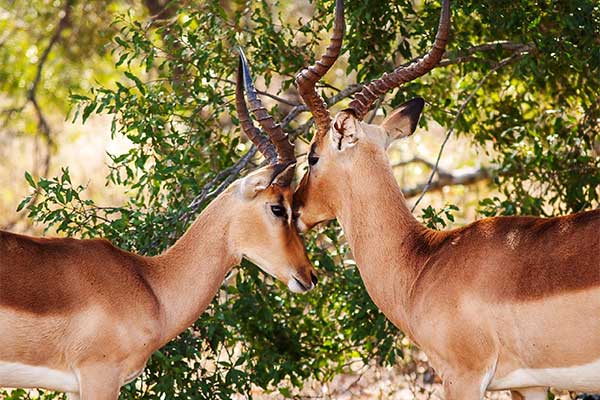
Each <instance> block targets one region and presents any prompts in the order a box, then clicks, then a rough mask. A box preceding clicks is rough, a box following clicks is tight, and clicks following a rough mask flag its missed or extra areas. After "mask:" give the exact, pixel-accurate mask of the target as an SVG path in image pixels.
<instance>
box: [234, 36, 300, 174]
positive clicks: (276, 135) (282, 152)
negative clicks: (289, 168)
mask: <svg viewBox="0 0 600 400" xmlns="http://www.w3.org/2000/svg"><path fill="white" fill-rule="evenodd" d="M240 64H241V67H242V78H243V81H244V86H245V87H246V96H247V98H248V102H249V103H250V111H251V112H252V114H254V117H255V118H256V119H257V120H258V123H259V124H260V126H261V127H262V128H263V130H264V131H265V132H267V134H268V135H269V137H270V138H271V142H272V143H273V144H274V145H275V149H276V150H277V154H278V156H279V160H278V161H279V162H280V163H282V164H290V163H294V162H296V155H295V154H294V145H293V144H292V143H290V141H289V139H288V135H287V134H286V133H285V132H284V131H283V129H281V126H279V124H277V123H276V122H275V121H274V120H273V117H271V116H270V115H269V113H268V112H267V110H266V109H265V107H263V105H262V102H261V101H260V99H259V98H258V95H257V93H256V89H255V88H254V84H253V83H252V76H251V75H250V68H249V67H248V62H247V61H246V56H245V55H244V52H243V51H242V49H241V48H240Z"/></svg>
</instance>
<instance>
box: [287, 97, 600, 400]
mask: <svg viewBox="0 0 600 400" xmlns="http://www.w3.org/2000/svg"><path fill="white" fill-rule="evenodd" d="M413 108H414V107H413ZM418 111H419V112H420V109H419V110H418ZM400 114H402V113H401V112H400ZM395 115H396V116H395V117H394V118H393V120H392V121H391V120H390V119H388V120H387V121H384V123H383V124H382V125H381V126H376V125H369V124H366V123H363V122H361V121H358V120H356V119H354V118H353V117H352V116H351V115H350V116H349V114H348V113H345V112H342V113H340V114H338V116H336V117H335V118H334V122H333V123H332V128H331V130H330V132H329V133H328V134H327V135H325V136H322V137H318V138H316V139H315V140H314V141H313V143H312V144H311V156H312V157H313V158H314V157H317V158H318V161H317V162H316V163H314V165H313V166H311V167H310V170H309V172H307V173H306V174H305V176H304V177H303V178H302V180H301V183H300V185H299V187H298V189H297V192H296V195H295V198H294V204H295V208H296V213H297V216H298V220H297V225H298V226H299V228H300V229H303V230H305V229H309V228H311V227H312V226H314V225H315V224H317V223H320V222H322V221H326V220H328V219H332V218H337V219H338V220H339V222H340V224H341V226H342V228H343V229H344V233H345V235H346V237H347V238H348V242H349V244H350V247H351V249H352V254H353V256H354V258H355V260H356V263H357V266H358V269H359V271H360V274H361V277H362V278H363V280H364V283H365V286H366V288H367V291H368V292H369V294H370V296H371V298H372V299H373V301H374V302H375V304H376V305H377V306H378V307H379V308H380V309H381V310H382V311H383V312H384V314H385V315H386V316H387V317H388V318H389V319H390V320H391V321H392V322H393V323H394V324H395V325H396V326H398V327H399V328H400V329H401V330H403V331H404V332H405V333H406V334H407V335H408V336H409V337H411V338H412V339H413V340H414V341H415V342H416V343H417V344H418V345H419V346H420V347H421V348H422V349H423V350H424V351H425V353H427V355H428V357H429V359H430V362H431V364H432V365H433V366H434V368H435V369H436V370H437V372H438V373H439V374H440V375H441V376H442V379H443V380H444V388H445V394H446V399H461V400H464V399H466V400H474V399H480V398H482V396H483V393H484V391H485V389H486V388H488V387H490V388H493V389H510V388H511V387H496V386H494V385H493V381H494V380H498V379H501V378H506V377H507V376H509V374H511V373H512V372H515V371H519V370H523V369H526V370H529V369H534V370H539V369H553V368H571V367H577V366H581V365H587V364H590V363H594V362H596V361H597V360H600V258H599V257H600V210H593V211H588V212H583V213H578V214H573V215H569V216H564V217H557V218H549V219H542V218H534V217H497V218H488V219H484V220H480V221H477V222H474V223H472V224H470V225H467V226H465V227H462V228H460V229H455V230H451V231H444V232H438V231H434V230H431V229H427V228H426V227H424V226H422V225H421V224H420V223H418V222H417V220H416V219H415V218H414V217H413V216H412V214H411V212H410V210H409V209H408V207H407V206H406V203H405V200H404V197H403V196H402V193H401V190H400V188H399V187H398V184H397V183H396V181H395V179H394V176H393V174H392V170H391V167H390V165H389V161H388V159H387V156H386V154H385V149H386V147H387V145H388V144H389V143H390V142H391V141H393V140H394V139H397V138H399V137H403V136H407V135H409V134H411V133H412V131H413V130H414V127H415V125H416V124H415V123H414V121H415V120H416V119H418V115H417V116H416V118H415V116H414V115H410V113H408V114H407V115H405V116H404V119H405V120H404V121H402V118H398V117H397V115H398V114H395ZM393 125H401V126H402V129H394V126H393ZM407 127H408V129H407ZM411 127H412V128H411ZM596 381H597V382H596V383H595V384H594V385H595V386H594V387H593V388H592V389H595V390H600V371H598V373H597V379H596ZM549 384H552V382H550V383H549ZM561 384H562V383H561ZM573 385H575V386H576V385H578V383H577V382H575V381H573ZM578 388H579V387H567V388H564V389H578ZM515 389H518V388H515ZM517 392H519V391H518V390H517V391H516V392H515V398H517V396H521V395H522V396H523V398H531V399H534V398H535V397H534V396H537V395H539V394H540V393H543V392H544V388H541V389H540V388H538V389H535V390H522V391H520V392H519V393H520V394H519V393H517Z"/></svg>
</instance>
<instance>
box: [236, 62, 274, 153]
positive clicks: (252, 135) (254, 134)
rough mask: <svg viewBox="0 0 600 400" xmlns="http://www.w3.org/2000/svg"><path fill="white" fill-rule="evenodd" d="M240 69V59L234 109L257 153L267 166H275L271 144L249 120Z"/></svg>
mask: <svg viewBox="0 0 600 400" xmlns="http://www.w3.org/2000/svg"><path fill="white" fill-rule="evenodd" d="M242 67H243V66H242V60H241V58H240V62H239V65H238V72H237V82H236V86H235V109H236V110H237V114H238V118H239V120H240V125H241V126H242V130H243V131H244V133H245V134H246V136H248V139H250V140H251V141H252V143H254V144H255V145H256V147H257V148H258V151H260V152H261V153H262V155H263V156H265V158H266V159H267V161H268V162H269V164H276V163H277V151H276V150H275V147H274V146H273V143H271V142H270V141H269V139H268V138H267V137H266V136H265V135H263V134H262V133H261V132H260V129H258V128H257V127H256V126H254V123H253V122H252V119H250V114H249V113H248V107H247V106H246V100H245V99H244V77H243V72H242Z"/></svg>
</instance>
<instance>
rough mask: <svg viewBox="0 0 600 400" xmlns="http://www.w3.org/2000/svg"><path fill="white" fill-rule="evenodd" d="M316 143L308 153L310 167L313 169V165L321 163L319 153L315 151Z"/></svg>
mask: <svg viewBox="0 0 600 400" xmlns="http://www.w3.org/2000/svg"><path fill="white" fill-rule="evenodd" d="M315 147H316V146H315V143H313V144H312V145H311V146H310V151H309V152H308V165H310V166H311V167H312V166H313V165H315V164H316V163H317V162H319V156H318V155H317V152H316V151H315Z"/></svg>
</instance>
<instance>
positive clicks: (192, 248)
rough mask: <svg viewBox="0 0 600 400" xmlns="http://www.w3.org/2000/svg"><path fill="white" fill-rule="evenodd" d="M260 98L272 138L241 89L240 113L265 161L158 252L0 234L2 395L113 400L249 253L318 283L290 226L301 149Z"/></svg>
mask: <svg viewBox="0 0 600 400" xmlns="http://www.w3.org/2000/svg"><path fill="white" fill-rule="evenodd" d="M248 76H249V74H246V77H248ZM243 78H244V74H243V73H242V71H241V70H240V71H239V72H238V82H241V81H242V80H243ZM245 83H246V84H247V87H249V88H250V90H253V86H252V82H251V81H250V82H245ZM252 96H254V97H253V98H252V99H251V102H252V104H253V107H255V109H253V111H254V113H255V115H257V116H258V117H259V118H260V123H261V124H262V126H263V129H264V130H265V131H266V132H267V133H268V134H269V137H270V139H269V138H267V137H266V136H264V135H263V134H262V133H261V132H260V131H259V130H258V128H255V127H254V125H253V123H252V121H251V119H250V118H249V113H248V109H247V106H246V104H245V101H244V94H243V86H241V85H238V89H237V91H236V106H237V109H238V113H239V116H240V121H241V122H242V125H243V126H244V130H245V131H246V132H247V133H248V134H249V138H250V139H251V141H252V142H253V143H254V144H255V145H256V146H257V147H258V150H260V152H261V153H262V154H263V155H264V156H265V158H266V159H267V161H268V162H269V165H267V166H266V167H263V168H261V169H258V170H257V171H255V172H253V173H251V174H249V175H248V176H246V177H244V178H242V179H239V180H238V181H236V182H234V183H233V184H231V186H229V188H227V189H226V190H225V191H224V192H223V193H222V194H221V195H220V196H219V197H217V198H216V199H215V200H214V201H213V202H212V203H211V204H210V205H209V206H208V207H206V208H205V209H204V211H203V212H202V213H201V214H200V215H199V216H198V218H197V219H196V221H195V222H194V223H193V224H192V225H191V227H190V228H189V230H188V231H187V232H186V233H185V234H184V235H183V236H182V237H181V238H180V239H179V240H178V241H177V242H176V243H175V244H174V245H173V246H172V247H171V248H169V249H168V250H167V251H166V252H164V253H163V254H162V255H159V256H156V257H144V256H141V255H137V254H133V253H129V252H126V251H124V250H121V249H119V248H117V247H115V246H113V245H112V244H111V243H109V242H108V241H106V240H76V239H57V238H54V239H46V238H34V237H28V236H22V235H17V234H13V233H9V232H5V231H0V387H21V388H44V389H50V390H56V391H61V392H67V393H68V395H69V397H70V398H72V399H80V398H81V399H83V400H110V399H113V400H114V399H117V398H118V394H119V389H120V387H121V386H123V385H124V384H126V383H128V382H130V381H132V380H133V379H135V378H136V377H137V376H138V375H139V374H140V373H141V372H142V370H143V369H144V366H145V364H146V362H147V360H148V358H149V357H150V355H151V354H152V353H153V352H154V351H155V350H157V349H158V348H160V347H161V346H163V345H164V344H166V343H167V342H168V341H170V340H171V339H173V338H174V337H175V336H177V335H178V334H179V333H180V332H182V331H183V330H184V329H186V327H188V326H190V325H191V324H192V323H193V322H194V321H195V320H196V319H197V318H198V316H199V315H200V314H201V313H202V312H203V311H204V310H205V309H206V307H207V306H208V304H209V303H210V301H211V300H212V298H213V297H214V296H215V293H216V292H217V290H218V289H219V287H220V285H221V283H222V282H223V280H224V278H225V276H226V274H227V273H228V272H229V271H230V270H231V269H232V267H233V266H235V265H238V264H239V263H240V261H241V259H242V257H245V258H247V259H249V260H251V261H253V262H254V263H256V264H257V265H258V266H260V267H261V268H262V269H263V270H264V271H265V272H267V273H268V274H270V275H272V276H274V277H276V278H277V279H279V280H281V281H282V282H284V283H285V284H287V286H288V288H289V289H290V290H291V291H293V292H305V291H308V290H310V289H312V288H313V287H314V285H315V284H316V283H317V278H316V275H315V273H314V270H313V267H312V266H311V264H310V262H309V260H308V258H307V255H306V252H305V249H304V246H303V244H302V242H301V239H300V236H299V235H298V232H297V230H296V228H295V226H294V223H293V221H292V212H291V204H292V196H293V189H292V187H291V182H292V179H293V175H294V169H295V165H296V158H295V156H294V147H293V145H292V144H291V143H290V142H289V141H288V138H287V135H285V134H284V133H283V131H282V130H281V128H280V127H279V126H278V125H277V124H274V123H273V121H272V119H271V118H270V117H269V116H268V115H266V113H265V110H264V108H262V107H261V104H260V100H258V99H256V93H255V92H254V91H252V92H251V93H250V92H249V93H248V97H249V98H251V97H252Z"/></svg>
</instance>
